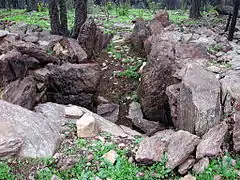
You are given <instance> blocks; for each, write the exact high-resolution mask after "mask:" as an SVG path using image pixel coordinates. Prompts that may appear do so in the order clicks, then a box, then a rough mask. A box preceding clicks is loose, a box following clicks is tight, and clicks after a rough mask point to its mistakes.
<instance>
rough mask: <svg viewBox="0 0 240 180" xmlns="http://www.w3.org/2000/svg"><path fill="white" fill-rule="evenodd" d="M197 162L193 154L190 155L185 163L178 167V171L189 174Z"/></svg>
mask: <svg viewBox="0 0 240 180" xmlns="http://www.w3.org/2000/svg"><path fill="white" fill-rule="evenodd" d="M195 162H196V159H195V158H194V157H193V156H190V157H189V158H188V159H187V160H186V161H185V162H184V163H183V164H181V165H180V166H179V167H178V172H179V173H180V174H181V175H184V174H187V173H188V171H189V170H190V169H191V168H192V167H193V165H194V164H195Z"/></svg>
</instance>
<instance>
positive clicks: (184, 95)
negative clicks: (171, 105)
mask: <svg viewBox="0 0 240 180" xmlns="http://www.w3.org/2000/svg"><path fill="white" fill-rule="evenodd" d="M220 115H221V110H220V83H219V81H218V80H217V79H216V78H215V75H214V74H213V73H211V72H208V71H207V70H205V69H204V68H203V67H201V66H200V65H199V64H197V63H192V64H188V65H187V67H186V69H185V73H184V75H183V80H182V83H181V86H180V92H179V102H178V117H179V118H178V120H177V121H176V122H174V126H175V127H176V128H179V129H183V130H187V131H189V132H191V133H196V134H197V135H199V136H202V135H204V134H205V133H206V132H207V131H208V130H209V129H210V128H212V127H214V126H215V125H217V124H218V123H219V122H220Z"/></svg>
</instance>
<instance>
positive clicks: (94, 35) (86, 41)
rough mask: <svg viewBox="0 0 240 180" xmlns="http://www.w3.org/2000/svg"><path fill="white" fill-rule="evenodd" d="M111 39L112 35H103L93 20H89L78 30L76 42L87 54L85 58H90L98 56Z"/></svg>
mask: <svg viewBox="0 0 240 180" xmlns="http://www.w3.org/2000/svg"><path fill="white" fill-rule="evenodd" d="M112 37H113V36H112V35H109V34H104V33H103V32H102V31H101V30H100V29H99V28H98V27H97V25H96V23H95V22H94V20H93V19H91V18H89V19H88V20H87V21H86V22H85V23H84V24H83V25H82V27H81V28H80V31H79V34H78V38H77V40H78V42H79V44H80V45H81V47H82V48H83V49H84V50H85V52H86V53H87V57H88V58H91V57H93V56H94V55H98V54H100V53H101V51H102V50H103V49H104V48H106V47H107V45H108V43H109V41H110V40H111V39H112Z"/></svg>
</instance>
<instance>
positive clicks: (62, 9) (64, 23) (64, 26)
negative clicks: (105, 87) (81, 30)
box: [59, 0, 68, 36]
mask: <svg viewBox="0 0 240 180" xmlns="http://www.w3.org/2000/svg"><path fill="white" fill-rule="evenodd" d="M59 8H60V23H61V28H62V35H64V36H68V20H67V7H66V1H65V0H59Z"/></svg>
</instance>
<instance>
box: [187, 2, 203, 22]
mask: <svg viewBox="0 0 240 180" xmlns="http://www.w3.org/2000/svg"><path fill="white" fill-rule="evenodd" d="M200 7H201V0H192V3H191V8H190V16H189V17H190V18H193V19H198V18H200V17H201V14H200Z"/></svg>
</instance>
